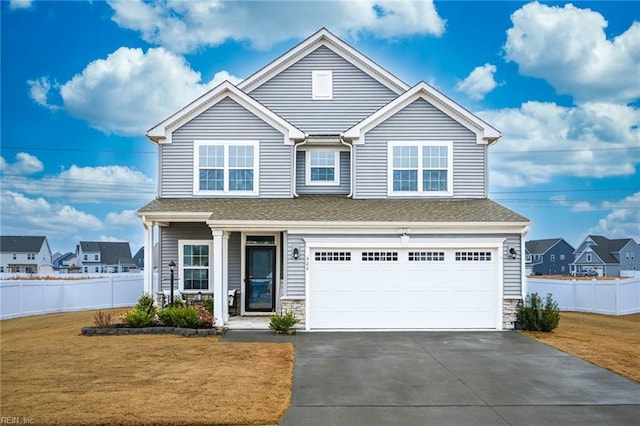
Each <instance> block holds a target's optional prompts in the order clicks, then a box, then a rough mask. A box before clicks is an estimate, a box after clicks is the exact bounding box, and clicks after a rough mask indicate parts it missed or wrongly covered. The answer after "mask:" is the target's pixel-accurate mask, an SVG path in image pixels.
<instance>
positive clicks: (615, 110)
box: [478, 102, 640, 188]
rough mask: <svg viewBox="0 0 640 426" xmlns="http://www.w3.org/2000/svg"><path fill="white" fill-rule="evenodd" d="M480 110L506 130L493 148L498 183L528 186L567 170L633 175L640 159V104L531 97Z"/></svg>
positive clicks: (568, 173) (567, 173) (590, 174)
mask: <svg viewBox="0 0 640 426" xmlns="http://www.w3.org/2000/svg"><path fill="white" fill-rule="evenodd" d="M478 114H479V115H480V116H481V117H483V118H484V119H485V120H487V121H488V122H489V123H492V124H493V125H494V126H496V127H497V128H498V129H500V130H501V131H502V132H503V137H502V139H500V141H499V142H498V144H497V145H496V146H495V147H492V148H491V149H490V154H489V155H490V166H491V169H492V171H491V183H492V186H494V185H495V186H498V187H501V188H513V187H522V186H526V185H532V184H541V183H548V182H551V181H552V180H553V179H554V178H557V177H562V176H565V177H566V176H577V177H586V178H603V177H609V176H628V175H633V174H634V173H635V170H636V167H637V165H638V164H640V150H639V149H637V148H638V147H640V129H639V127H638V124H639V123H640V110H639V109H637V108H633V107H629V106H624V105H614V104H604V103H589V104H584V105H579V106H577V107H562V106H559V105H556V104H555V103H544V102H527V103H524V104H523V105H521V107H520V108H512V109H502V110H493V111H480V112H479V113H478ZM630 148H631V149H630Z"/></svg>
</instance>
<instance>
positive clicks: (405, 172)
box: [388, 142, 453, 196]
mask: <svg viewBox="0 0 640 426" xmlns="http://www.w3.org/2000/svg"><path fill="white" fill-rule="evenodd" d="M452 150H453V143H452V142H389V146H388V192H389V194H390V195H399V196H402V195H405V196H415V195H417V194H420V195H425V196H431V195H432V196H442V195H453V182H452V176H453V155H452Z"/></svg>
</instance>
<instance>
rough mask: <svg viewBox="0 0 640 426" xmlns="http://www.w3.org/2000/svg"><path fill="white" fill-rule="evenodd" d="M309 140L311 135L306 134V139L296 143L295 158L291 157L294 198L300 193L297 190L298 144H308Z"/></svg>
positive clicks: (294, 147) (294, 148)
mask: <svg viewBox="0 0 640 426" xmlns="http://www.w3.org/2000/svg"><path fill="white" fill-rule="evenodd" d="M307 142H309V135H308V134H306V133H305V134H304V139H303V140H302V142H300V143H296V144H294V145H293V158H292V159H291V163H292V167H293V188H292V192H293V198H298V193H297V192H296V186H298V182H297V181H298V179H297V178H298V164H297V159H298V146H301V145H306V143H307Z"/></svg>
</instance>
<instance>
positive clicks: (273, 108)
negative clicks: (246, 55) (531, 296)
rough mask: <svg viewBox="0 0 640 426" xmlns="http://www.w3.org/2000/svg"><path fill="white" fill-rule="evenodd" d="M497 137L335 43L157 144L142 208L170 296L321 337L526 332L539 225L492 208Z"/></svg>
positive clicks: (279, 64) (321, 45)
mask: <svg viewBox="0 0 640 426" xmlns="http://www.w3.org/2000/svg"><path fill="white" fill-rule="evenodd" d="M500 136H501V134H500V132H499V131H498V130H497V129H495V128H494V127H492V126H491V125H490V124H488V123H486V122H485V121H483V120H482V119H480V118H479V117H477V116H475V115H474V114H472V113H470V112H469V111H468V110H466V109H465V108H463V107H462V106H460V105H458V104H457V103H455V102H454V101H452V100H451V99H450V98H448V97H447V96H445V95H444V94H442V93H441V92H439V91H438V90H436V89H434V88H433V87H432V86H430V85H428V84H426V83H424V82H420V83H418V84H416V85H414V86H409V85H407V84H406V83H405V82H403V81H401V80H400V79H398V78H397V77H395V76H394V75H393V74H392V73H390V72H389V71H387V70H385V69H384V68H382V67H380V66H379V65H377V64H376V63H374V62H373V61H372V60H370V59H369V58H367V57H366V56H364V55H363V54H361V53H360V52H358V51H357V50H355V49H354V48H352V47H351V46H349V45H348V44H346V43H345V42H344V41H342V40H340V39H339V38H337V37H336V36H334V35H333V34H332V33H330V32H329V31H327V30H326V29H321V30H320V31H318V32H317V33H315V34H313V35H312V36H311V37H309V38H308V39H306V40H304V41H303V42H301V43H300V44H298V45H297V46H295V47H294V48H292V49H291V50H289V51H288V52H286V53H285V54H284V55H282V56H280V57H279V58H277V59H275V60H274V61H273V62H271V63H270V64H268V65H267V66H265V67H264V68H262V69H261V70H259V71H258V72H256V73H255V74H253V75H251V76H249V77H248V78H246V79H245V80H244V81H242V82H241V83H240V84H238V85H237V86H235V85H233V84H231V83H229V82H225V83H222V84H220V85H219V86H217V87H215V88H214V89H212V90H211V91H209V92H207V93H206V94H204V95H203V96H201V97H200V98H198V99H196V100H194V101H193V102H192V103H190V104H189V105H187V106H186V107H184V108H182V109H181V110H179V111H177V112H176V113H175V114H173V115H171V116H170V117H168V118H167V119H165V120H164V121H162V122H161V123H159V124H157V125H156V126H154V127H152V128H151V129H150V130H149V131H148V132H147V137H148V138H149V139H150V140H151V141H152V142H153V143H154V144H156V145H157V148H158V155H159V165H160V166H159V193H158V197H157V198H156V199H155V200H154V201H152V202H150V203H149V204H147V205H146V206H144V207H142V208H141V209H140V210H139V211H138V213H137V214H138V216H139V217H140V218H141V220H142V222H143V225H144V229H145V265H148V264H152V263H153V259H152V253H153V251H152V250H150V249H149V248H150V247H153V246H154V243H155V242H154V239H155V237H154V235H155V234H156V231H157V233H158V239H159V241H158V242H159V245H160V250H159V256H160V261H159V263H158V264H159V266H160V267H159V274H160V279H159V280H158V282H159V283H160V286H161V288H160V289H157V288H153V287H152V286H153V284H152V283H153V275H152V268H145V291H146V292H148V293H154V292H155V291H157V290H161V291H163V292H165V291H167V290H168V289H169V285H170V280H169V277H170V274H171V273H170V267H169V264H170V263H171V264H175V267H174V268H175V271H174V274H175V286H176V290H178V291H179V292H181V293H195V292H203V293H213V294H214V313H215V316H216V324H217V325H222V324H224V322H225V321H227V320H228V306H227V304H226V303H225V301H226V300H227V298H226V297H225V296H226V295H227V291H228V290H237V291H238V294H239V297H240V314H241V315H260V314H262V315H264V314H265V313H271V312H274V311H275V312H281V311H287V310H293V311H294V312H295V313H296V315H297V316H298V317H299V318H300V319H302V321H303V323H302V324H303V326H304V328H305V329H307V330H319V329H331V330H347V329H494V330H496V329H497V330H500V329H504V328H511V327H512V321H513V313H514V311H515V309H516V305H517V303H518V302H519V301H521V300H522V297H523V285H522V283H523V274H524V257H523V256H522V251H523V249H524V236H525V234H526V232H527V231H528V228H529V226H530V222H529V221H528V220H527V219H526V218H524V217H522V216H520V215H519V214H516V213H514V212H512V211H510V210H508V209H506V208H505V207H503V206H501V205H499V204H497V203H495V202H494V201H492V200H490V199H489V198H488V195H487V191H488V190H487V188H488V176H487V174H488V166H487V163H488V150H489V147H490V146H491V145H493V144H494V143H496V141H497V140H498V139H499V138H500Z"/></svg>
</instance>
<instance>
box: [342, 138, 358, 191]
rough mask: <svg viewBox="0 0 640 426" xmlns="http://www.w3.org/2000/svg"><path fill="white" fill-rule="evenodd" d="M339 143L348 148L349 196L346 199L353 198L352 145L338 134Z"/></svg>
mask: <svg viewBox="0 0 640 426" xmlns="http://www.w3.org/2000/svg"><path fill="white" fill-rule="evenodd" d="M339 140H340V143H341V144H342V145H345V146H347V147H349V195H347V198H353V185H354V182H355V177H354V176H353V144H351V143H348V142H345V140H344V133H340V139H339Z"/></svg>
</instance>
